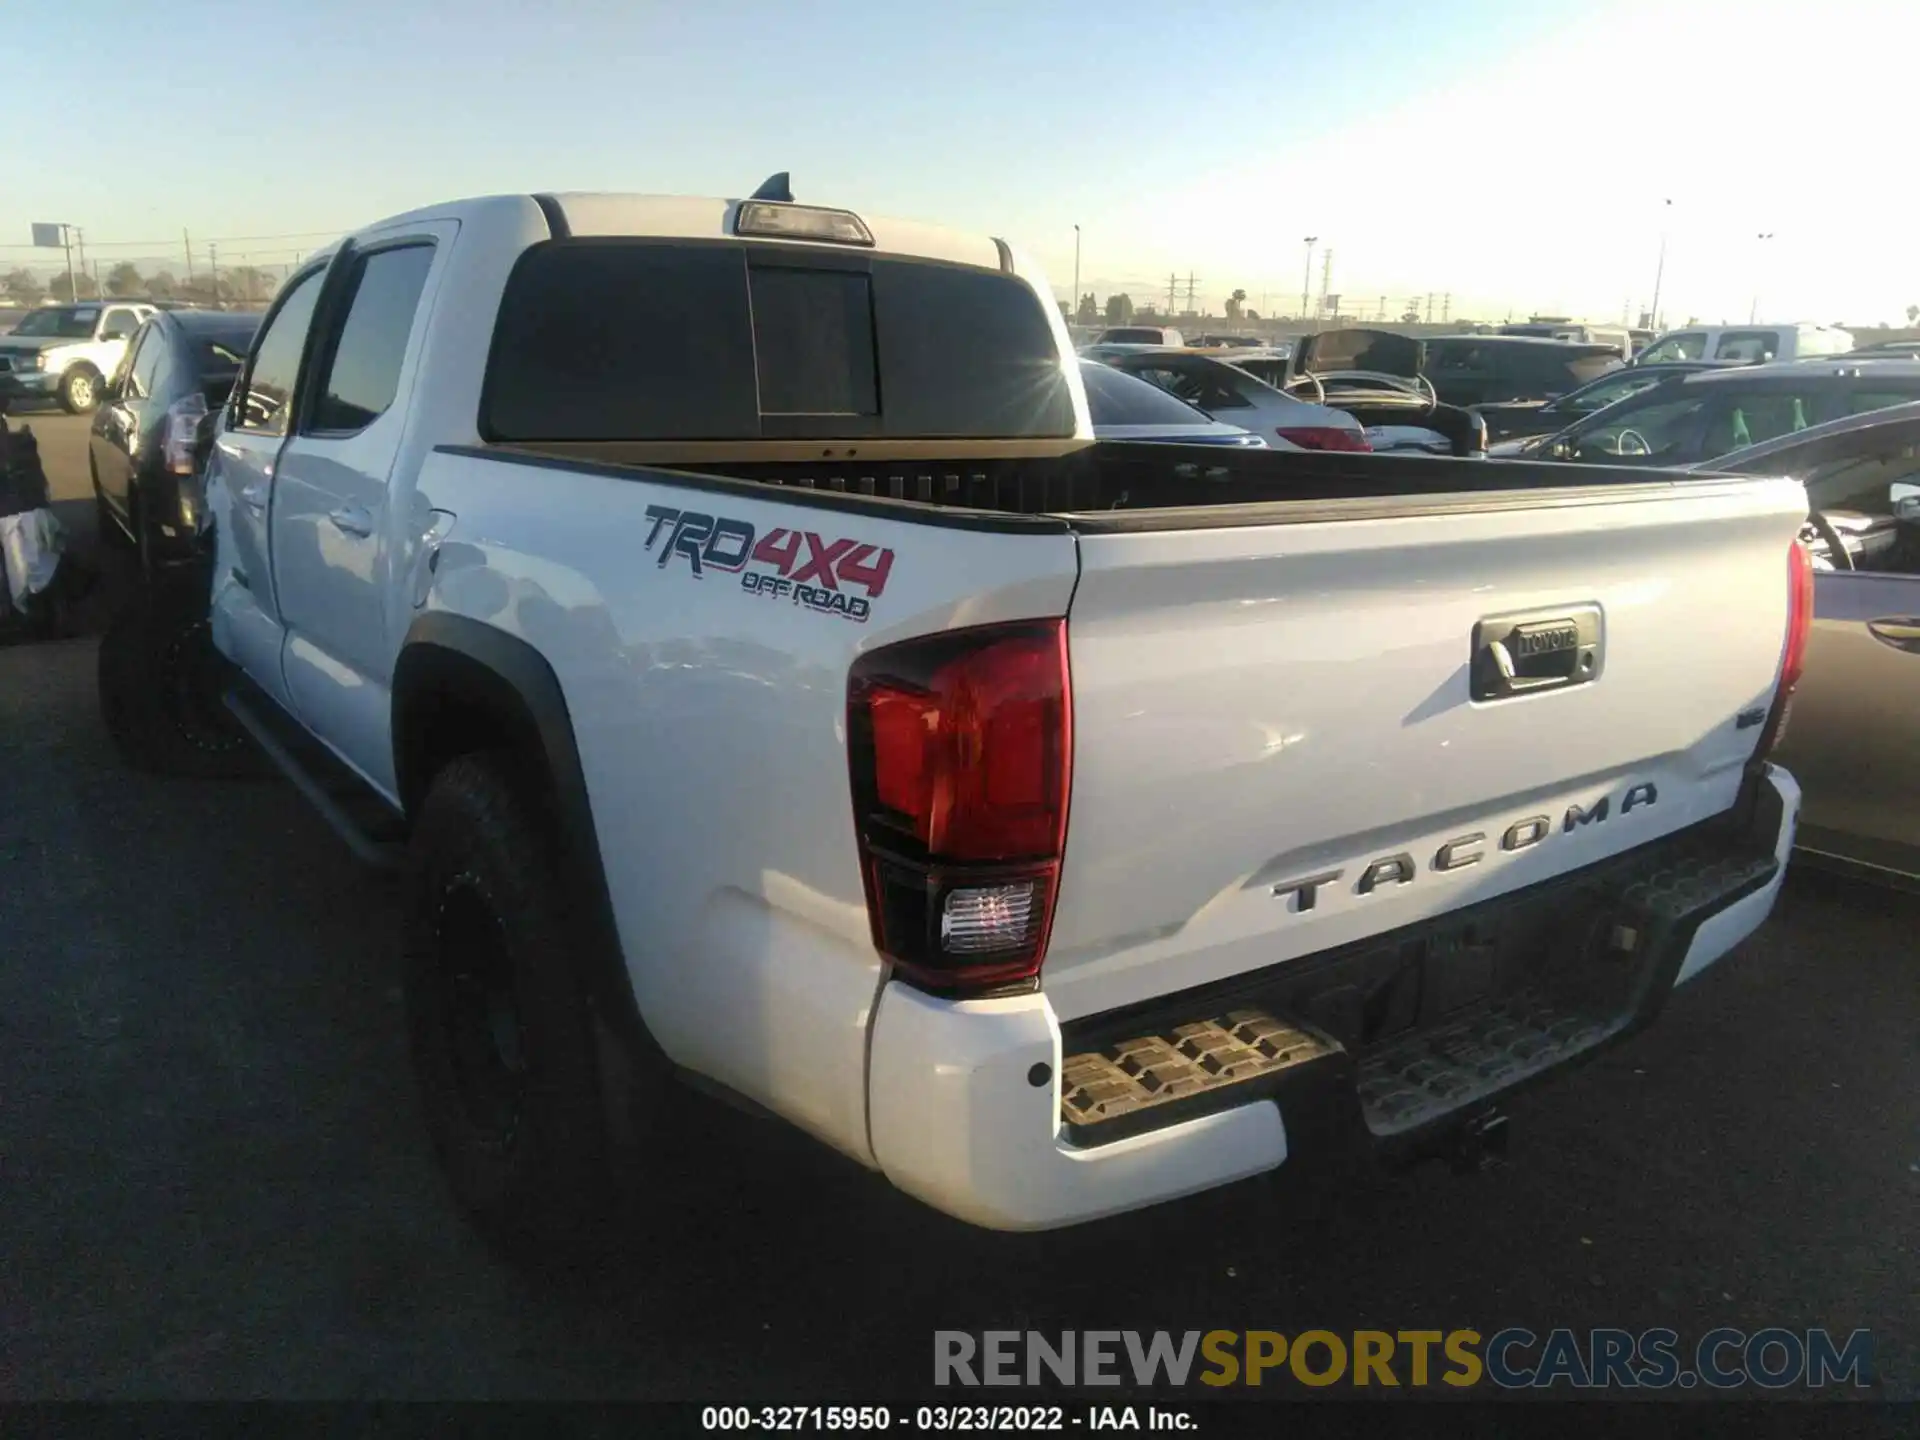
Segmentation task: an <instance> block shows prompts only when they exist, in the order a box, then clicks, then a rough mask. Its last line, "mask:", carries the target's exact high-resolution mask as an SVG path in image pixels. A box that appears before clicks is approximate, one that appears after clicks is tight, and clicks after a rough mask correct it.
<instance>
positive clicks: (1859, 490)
mask: <svg viewBox="0 0 1920 1440" xmlns="http://www.w3.org/2000/svg"><path fill="white" fill-rule="evenodd" d="M1696 468H1699V469H1702V470H1712V471H1717V472H1727V471H1731V472H1734V473H1738V474H1780V475H1792V476H1794V477H1796V478H1798V479H1800V480H1803V481H1804V482H1805V483H1806V486H1807V498H1808V503H1809V507H1810V511H1811V513H1810V515H1809V518H1808V533H1807V540H1808V544H1809V548H1810V549H1811V550H1812V552H1813V557H1814V582H1813V594H1814V600H1813V617H1814V618H1813V633H1812V635H1811V636H1810V637H1809V640H1808V644H1807V656H1806V668H1805V671H1804V672H1803V674H1802V677H1801V680H1800V688H1799V689H1798V691H1797V692H1795V695H1794V698H1793V708H1792V709H1791V711H1790V712H1789V715H1788V721H1787V730H1786V737H1785V739H1784V741H1783V743H1782V744H1781V747H1780V752H1779V754H1780V760H1781V763H1782V764H1783V765H1785V766H1786V767H1787V769H1789V770H1791V771H1792V772H1793V773H1794V775H1795V777H1796V778H1798V780H1799V781H1800V783H1801V785H1802V787H1803V788H1804V790H1805V792H1806V793H1805V799H1804V801H1803V807H1802V809H1801V812H1800V837H1799V843H1800V847H1801V851H1802V853H1803V854H1804V855H1805V856H1806V857H1807V858H1808V859H1810V860H1813V861H1815V862H1816V863H1823V864H1828V865H1832V866H1836V867H1838V868H1842V869H1846V870H1850V871H1852V872H1855V873H1857V874H1861V875H1863V876H1866V877H1867V878H1872V879H1878V880H1884V881H1888V882H1891V883H1895V884H1900V885H1903V886H1905V887H1907V888H1920V403H1916V404H1907V405H1897V406H1894V407H1892V408H1890V409H1886V410H1877V411H1874V412H1871V413H1869V414H1864V415H1852V416H1847V417H1845V418H1843V419H1839V420H1834V421H1830V422H1828V423H1827V424H1825V425H1817V426H1814V427H1812V428H1810V429H1806V430H1801V431H1798V432H1797V433H1793V434H1788V435H1782V436H1779V437H1778V438H1776V439H1773V440H1768V441H1766V442H1764V443H1762V444H1759V445H1752V446H1749V447H1748V448H1746V449H1744V450H1739V451H1735V452H1734V453H1733V454H1730V455H1727V456H1723V457H1722V458H1720V459H1718V460H1713V461H1709V462H1708V463H1707V464H1706V465H1703V466H1699V467H1696Z"/></svg>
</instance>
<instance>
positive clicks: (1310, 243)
mask: <svg viewBox="0 0 1920 1440" xmlns="http://www.w3.org/2000/svg"><path fill="white" fill-rule="evenodd" d="M1319 238H1320V237H1319V236H1318V235H1309V236H1307V268H1306V270H1305V271H1304V272H1303V273H1302V274H1301V276H1300V318H1301V319H1302V320H1305V319H1306V318H1307V296H1308V295H1309V294H1311V293H1312V291H1313V247H1314V243H1315V242H1316V241H1317V240H1319Z"/></svg>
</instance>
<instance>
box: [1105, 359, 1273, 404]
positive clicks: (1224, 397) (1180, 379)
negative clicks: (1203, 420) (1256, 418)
mask: <svg viewBox="0 0 1920 1440" xmlns="http://www.w3.org/2000/svg"><path fill="white" fill-rule="evenodd" d="M1222 368H1223V369H1224V368H1225V367H1224V366H1223V367H1222ZM1121 373H1123V374H1126V375H1137V376H1139V378H1140V379H1142V380H1145V381H1146V382H1147V383H1148V384H1150V385H1157V386H1159V387H1160V388H1161V389H1162V390H1164V391H1166V392H1167V393H1168V394H1169V395H1171V396H1173V397H1174V398H1175V399H1178V400H1184V401H1186V402H1187V404H1189V405H1192V406H1195V407H1197V408H1198V409H1201V410H1205V411H1207V412H1208V413H1212V412H1213V411H1215V410H1236V409H1237V410H1244V409H1247V408H1249V407H1250V406H1251V405H1252V403H1253V402H1252V401H1250V400H1246V399H1244V398H1242V397H1241V396H1240V395H1239V394H1238V393H1236V392H1235V391H1234V390H1232V389H1230V388H1229V387H1228V386H1227V385H1225V384H1223V383H1222V382H1221V380H1220V378H1219V377H1218V376H1217V375H1214V374H1212V373H1211V367H1209V366H1204V365H1127V366H1126V367H1125V368H1124V370H1123V371H1122V372H1121Z"/></svg>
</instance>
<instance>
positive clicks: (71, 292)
mask: <svg viewBox="0 0 1920 1440" xmlns="http://www.w3.org/2000/svg"><path fill="white" fill-rule="evenodd" d="M60 240H61V242H62V243H61V248H62V249H63V250H65V251H66V252H67V303H68V304H70V305H73V304H78V303H79V301H80V290H79V287H77V286H76V285H75V284H74V283H73V226H71V225H62V226H61V227H60Z"/></svg>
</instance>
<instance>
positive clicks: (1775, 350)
mask: <svg viewBox="0 0 1920 1440" xmlns="http://www.w3.org/2000/svg"><path fill="white" fill-rule="evenodd" d="M1713 355H1714V358H1715V359H1716V360H1732V361H1734V362H1736V363H1737V364H1741V365H1764V364H1766V363H1767V362H1768V361H1769V360H1777V359H1779V358H1780V337H1779V336H1778V335H1777V334H1776V333H1775V332H1773V331H1772V330H1729V331H1727V333H1726V334H1724V335H1722V336H1721V337H1720V345H1719V348H1717V349H1716V350H1715V351H1714V352H1713Z"/></svg>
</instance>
